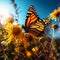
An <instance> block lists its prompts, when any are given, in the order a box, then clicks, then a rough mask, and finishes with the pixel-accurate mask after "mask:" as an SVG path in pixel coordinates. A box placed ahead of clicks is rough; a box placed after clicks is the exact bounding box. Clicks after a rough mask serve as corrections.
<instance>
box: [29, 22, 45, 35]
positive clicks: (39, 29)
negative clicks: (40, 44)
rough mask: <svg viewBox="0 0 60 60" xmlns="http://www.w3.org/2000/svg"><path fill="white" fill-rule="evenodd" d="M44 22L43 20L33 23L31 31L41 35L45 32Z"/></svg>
mask: <svg viewBox="0 0 60 60" xmlns="http://www.w3.org/2000/svg"><path fill="white" fill-rule="evenodd" d="M44 28H45V26H44V24H43V23H42V21H38V22H36V23H35V24H32V25H31V26H30V29H29V32H30V33H33V34H34V35H36V36H40V35H42V34H43V33H44Z"/></svg>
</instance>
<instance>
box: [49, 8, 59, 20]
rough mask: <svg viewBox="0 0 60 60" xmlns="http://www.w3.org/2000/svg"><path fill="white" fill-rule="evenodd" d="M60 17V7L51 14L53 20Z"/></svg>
mask: <svg viewBox="0 0 60 60" xmlns="http://www.w3.org/2000/svg"><path fill="white" fill-rule="evenodd" d="M59 16H60V7H59V8H58V9H57V10H56V9H55V10H54V11H53V12H52V13H51V14H50V18H51V19H52V20H56V19H57V18H58V17H59Z"/></svg>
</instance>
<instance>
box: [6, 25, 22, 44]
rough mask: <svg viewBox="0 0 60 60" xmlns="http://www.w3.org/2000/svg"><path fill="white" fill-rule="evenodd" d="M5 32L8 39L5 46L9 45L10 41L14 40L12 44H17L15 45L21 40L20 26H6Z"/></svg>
mask: <svg viewBox="0 0 60 60" xmlns="http://www.w3.org/2000/svg"><path fill="white" fill-rule="evenodd" d="M5 29H6V31H7V32H8V37H9V38H8V39H7V40H6V42H7V43H6V44H9V43H10V42H11V41H12V39H14V40H15V41H14V42H17V44H18V43H19V42H20V41H21V39H20V37H21V38H22V28H21V26H20V25H12V24H10V25H7V26H6V28H5Z"/></svg>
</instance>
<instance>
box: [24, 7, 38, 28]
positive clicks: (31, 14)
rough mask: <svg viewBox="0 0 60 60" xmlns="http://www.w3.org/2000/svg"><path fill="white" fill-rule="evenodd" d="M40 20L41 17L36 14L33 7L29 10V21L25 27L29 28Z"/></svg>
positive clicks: (27, 20)
mask: <svg viewBox="0 0 60 60" xmlns="http://www.w3.org/2000/svg"><path fill="white" fill-rule="evenodd" d="M38 20H39V17H38V15H37V14H36V12H35V10H34V7H33V6H31V7H30V8H29V10H28V13H27V19H26V22H25V26H26V27H29V26H30V25H31V24H33V23H35V22H36V21H38Z"/></svg>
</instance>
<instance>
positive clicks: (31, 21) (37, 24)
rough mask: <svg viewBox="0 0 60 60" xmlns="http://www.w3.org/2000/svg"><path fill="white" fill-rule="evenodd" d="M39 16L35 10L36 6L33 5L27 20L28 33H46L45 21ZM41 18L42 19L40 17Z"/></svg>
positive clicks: (37, 34)
mask: <svg viewBox="0 0 60 60" xmlns="http://www.w3.org/2000/svg"><path fill="white" fill-rule="evenodd" d="M39 19H40V18H39V17H38V15H37V13H36V12H35V8H34V7H33V6H31V7H30V8H29V10H28V13H27V19H26V22H25V30H26V31H27V32H28V33H32V34H34V35H36V36H40V35H42V34H43V33H44V28H45V26H44V24H43V21H39ZM40 20H41V19H40Z"/></svg>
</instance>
